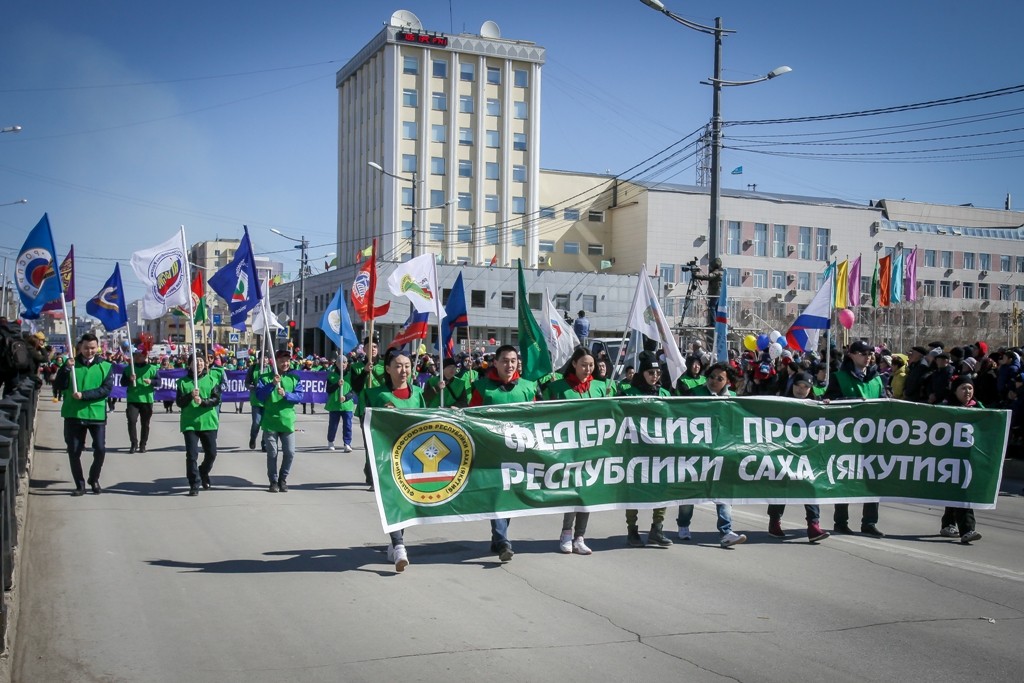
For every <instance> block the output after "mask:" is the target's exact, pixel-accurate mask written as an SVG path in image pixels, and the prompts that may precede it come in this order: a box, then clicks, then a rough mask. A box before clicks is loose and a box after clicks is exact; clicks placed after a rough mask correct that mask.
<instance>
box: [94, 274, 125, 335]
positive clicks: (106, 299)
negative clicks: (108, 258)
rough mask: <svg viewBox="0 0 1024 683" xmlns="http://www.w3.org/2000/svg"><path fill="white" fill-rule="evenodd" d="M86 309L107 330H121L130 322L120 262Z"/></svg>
mask: <svg viewBox="0 0 1024 683" xmlns="http://www.w3.org/2000/svg"><path fill="white" fill-rule="evenodd" d="M85 310H86V312H87V313H88V314H89V315H91V316H92V317H94V318H96V319H97V320H99V321H100V324H101V325H103V329H105V330H106V331H107V332H112V331H114V330H119V329H121V328H122V327H124V326H125V325H127V324H128V306H127V305H126V304H125V300H124V285H123V284H122V283H121V266H120V264H118V263H115V264H114V274H113V275H111V276H110V277H109V278H108V279H107V281H106V282H105V283H103V288H102V289H101V290H100V291H99V294H97V295H96V296H94V297H93V298H91V299H89V301H88V302H87V303H86V304H85Z"/></svg>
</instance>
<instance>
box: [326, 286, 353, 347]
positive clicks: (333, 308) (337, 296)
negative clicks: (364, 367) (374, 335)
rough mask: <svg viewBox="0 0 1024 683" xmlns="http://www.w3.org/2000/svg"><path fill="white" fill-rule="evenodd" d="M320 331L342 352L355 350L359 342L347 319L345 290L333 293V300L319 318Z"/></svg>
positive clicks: (350, 322)
mask: <svg viewBox="0 0 1024 683" xmlns="http://www.w3.org/2000/svg"><path fill="white" fill-rule="evenodd" d="M320 329H321V330H323V331H324V334H326V335H327V337H328V338H329V339H330V340H331V341H332V342H334V345H335V346H337V347H338V348H339V349H341V350H342V352H346V353H347V352H348V351H351V350H352V349H354V348H356V346H357V345H358V344H359V340H358V338H357V337H356V332H355V330H353V329H352V320H351V319H350V318H349V317H348V305H347V304H346V303H345V290H344V289H343V288H341V287H339V288H338V291H337V292H335V293H334V298H333V299H331V303H330V304H328V306H327V308H326V309H325V310H324V314H323V317H322V318H320Z"/></svg>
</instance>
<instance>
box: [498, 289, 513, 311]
mask: <svg viewBox="0 0 1024 683" xmlns="http://www.w3.org/2000/svg"><path fill="white" fill-rule="evenodd" d="M501 307H502V308H504V309H507V310H509V311H513V310H515V308H516V293H515V292H502V293H501Z"/></svg>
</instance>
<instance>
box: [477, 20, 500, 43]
mask: <svg viewBox="0 0 1024 683" xmlns="http://www.w3.org/2000/svg"><path fill="white" fill-rule="evenodd" d="M480 37H482V38H501V29H500V28H498V25H497V24H495V23H494V22H493V21H491V20H490V19H488V20H487V21H485V22H484V25H483V26H481V27H480Z"/></svg>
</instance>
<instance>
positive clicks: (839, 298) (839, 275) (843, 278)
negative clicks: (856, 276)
mask: <svg viewBox="0 0 1024 683" xmlns="http://www.w3.org/2000/svg"><path fill="white" fill-rule="evenodd" d="M849 283H850V260H849V259H847V260H845V261H843V262H842V263H840V264H839V266H838V267H837V268H836V308H846V297H847V291H848V290H847V285H849Z"/></svg>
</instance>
